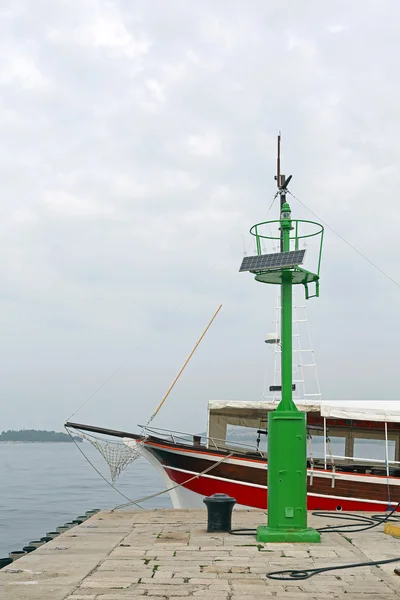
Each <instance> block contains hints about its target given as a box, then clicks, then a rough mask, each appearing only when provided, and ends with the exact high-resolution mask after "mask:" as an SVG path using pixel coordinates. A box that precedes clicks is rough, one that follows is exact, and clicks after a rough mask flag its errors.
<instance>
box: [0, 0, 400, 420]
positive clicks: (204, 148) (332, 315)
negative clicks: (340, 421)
mask: <svg viewBox="0 0 400 600" xmlns="http://www.w3.org/2000/svg"><path fill="white" fill-rule="evenodd" d="M2 11H3V12H2V19H1V22H0V29H1V41H0V45H1V52H0V56H1V59H0V86H1V102H0V134H1V137H2V146H1V148H0V177H1V181H2V195H1V200H0V251H1V257H2V258H1V260H0V277H1V282H2V288H1V302H2V306H1V311H0V315H1V317H0V323H1V327H2V336H3V346H2V348H1V349H0V354H1V357H0V358H1V360H0V365H2V366H0V369H2V372H1V375H2V381H3V389H4V394H5V396H7V395H8V394H9V395H10V397H12V398H13V405H12V406H9V407H8V408H7V414H5V415H4V419H5V425H4V426H5V427H21V426H27V427H28V426H45V427H46V426H47V427H52V428H53V427H60V426H61V423H62V420H63V418H64V417H65V416H66V415H68V414H70V413H71V412H72V410H73V408H74V407H75V406H77V405H78V404H79V401H78V399H79V400H80V399H81V398H84V397H85V395H86V394H87V395H89V394H90V393H91V392H92V391H93V389H94V388H96V387H97V385H98V384H99V383H101V382H102V381H103V380H105V379H106V378H107V377H108V375H109V374H110V372H112V371H113V369H114V368H115V367H116V366H118V365H119V364H121V363H123V362H124V361H125V360H126V358H127V357H132V359H131V362H129V364H128V365H127V366H126V367H125V368H124V369H123V370H122V372H121V373H120V374H119V376H118V377H116V378H115V379H114V380H112V381H111V382H110V384H108V385H107V386H105V388H104V389H103V390H102V392H101V393H100V394H99V399H98V401H97V398H94V399H93V401H91V403H90V404H89V405H88V409H87V412H86V413H83V414H82V419H83V418H84V417H85V418H86V420H91V421H93V415H92V414H91V413H90V409H91V407H92V406H93V407H96V417H97V418H96V420H97V421H99V422H100V421H101V422H102V423H103V424H104V425H110V426H115V427H119V426H121V415H123V422H125V420H126V419H127V418H129V419H131V420H132V427H134V424H135V423H136V421H139V420H140V419H144V418H146V417H147V416H148V413H149V406H150V405H153V404H156V403H155V402H154V400H155V398H157V399H158V398H160V397H162V395H163V392H165V389H166V386H168V384H169V383H170V380H171V378H172V376H171V375H172V373H175V372H176V370H177V369H178V370H179V367H180V364H181V362H183V360H184V359H185V357H186V355H187V353H188V350H190V348H191V347H192V346H193V343H194V341H195V340H196V339H197V338H198V336H199V333H200V332H201V330H202V328H203V327H204V326H205V324H206V322H207V321H208V319H209V318H210V316H211V314H212V313H213V311H214V310H215V309H216V307H217V306H218V304H219V303H220V302H222V303H223V304H224V308H223V311H222V313H221V315H220V316H219V317H218V323H216V324H215V330H214V329H213V332H212V334H211V335H210V336H208V338H207V339H206V340H205V341H204V346H202V349H201V352H200V353H199V355H198V356H196V358H195V359H194V362H193V364H191V366H190V370H188V372H187V373H186V374H185V380H184V381H182V382H181V383H180V385H179V386H178V387H177V389H176V391H175V392H174V394H175V395H174V399H173V404H172V405H171V406H172V407H173V408H172V409H171V410H172V412H171V413H169V412H168V409H166V412H165V413H164V414H165V418H166V419H167V420H168V418H170V419H172V420H173V418H175V417H173V415H176V419H177V422H176V423H175V425H176V426H177V427H178V428H179V427H189V428H190V427H191V425H192V423H193V422H194V423H196V424H197V423H198V422H200V421H201V422H204V420H205V406H206V401H207V400H208V399H209V398H211V397H214V398H215V397H220V398H223V397H226V398H232V397H236V398H249V399H254V398H260V397H261V395H262V392H263V386H264V379H265V371H266V370H267V379H272V378H273V371H272V369H273V366H272V362H271V360H270V358H271V357H270V356H269V355H268V354H267V353H266V352H265V347H264V346H265V344H264V342H263V340H264V334H265V332H266V331H269V330H271V321H272V320H273V319H274V307H275V291H276V290H274V289H272V288H267V287H266V286H260V285H258V284H257V285H256V284H255V282H254V281H253V280H252V279H251V277H250V276H249V277H248V276H247V275H245V274H239V273H238V268H239V264H240V260H241V257H242V254H243V243H242V235H243V239H244V243H245V247H246V248H247V251H248V252H252V251H253V250H254V246H253V242H252V240H251V239H250V238H249V236H248V229H249V228H250V227H251V226H252V225H253V223H255V222H258V221H263V220H266V219H267V218H276V216H277V214H278V207H277V202H275V204H274V205H273V206H272V208H271V209H270V211H269V212H268V209H269V207H270V206H271V201H272V199H273V195H274V194H275V191H276V187H275V182H274V179H273V177H274V175H275V170H276V156H275V153H276V135H277V132H278V131H279V130H281V131H282V169H283V171H284V172H285V173H286V174H287V175H288V174H293V180H292V184H291V189H292V191H293V193H294V194H295V196H296V197H298V198H299V199H300V200H301V201H302V202H303V203H304V204H305V205H306V206H307V207H309V208H310V209H311V210H312V211H314V213H316V214H317V215H318V216H319V217H321V218H322V219H323V220H324V221H326V222H327V223H328V224H329V225H330V226H331V227H332V228H333V229H334V230H335V231H338V232H339V233H341V235H343V236H344V237H345V239H348V240H349V241H350V242H351V243H352V244H353V245H355V246H356V247H357V248H358V249H359V250H360V251H361V252H362V253H364V254H365V255H366V256H368V257H371V260H372V261H373V262H374V263H376V264H377V265H379V266H382V268H383V269H384V270H385V271H387V272H388V273H389V274H391V276H392V277H393V278H394V279H398V278H399V277H400V275H398V264H399V259H400V256H399V255H400V248H399V245H398V243H397V237H398V232H397V230H398V222H399V218H400V211H399V210H398V209H397V203H396V194H397V187H398V183H399V181H398V180H399V174H398V168H397V163H398V162H399V158H400V156H399V148H398V137H399V136H398V131H397V130H398V125H397V121H398V118H397V117H398V115H397V113H398V105H399V89H398V85H397V80H396V77H395V76H394V75H393V74H394V73H395V72H396V68H397V63H396V60H397V59H396V57H397V55H398V51H399V48H398V45H399V42H398V36H397V31H396V23H397V21H396V16H397V12H399V11H398V10H397V9H396V7H394V8H393V9H392V12H393V15H392V18H391V19H390V20H389V21H388V20H387V18H386V16H385V14H384V12H383V11H382V10H381V8H380V7H378V6H377V5H375V4H374V3H369V4H368V5H365V3H361V0H360V2H355V3H354V4H352V5H351V6H349V4H348V3H344V2H339V3H335V4H332V5H329V6H327V5H326V4H324V3H320V2H316V1H313V0H309V1H308V2H306V8H304V6H303V5H301V6H300V5H298V4H297V3H296V2H291V1H289V0H288V1H287V2H283V3H282V2H268V3H265V2H262V1H261V0H255V1H254V2H252V3H250V4H249V5H246V7H244V6H243V3H241V2H239V1H232V0H230V1H229V2H228V0H222V1H221V2H218V3H215V2H211V1H209V0H206V1H205V2H202V3H197V4H194V3H182V2H178V0H176V1H175V0H173V1H172V2H170V3H169V4H168V7H166V5H164V4H162V3H156V2H144V1H140V2H137V3H132V2H129V1H128V0H119V1H105V0H104V1H103V0H87V2H79V1H78V0H76V1H73V2H52V3H49V2H45V1H39V0H38V1H37V2H35V3H34V4H33V3H31V2H18V3H17V2H12V1H11V0H9V1H8V2H6V4H5V5H4V6H3V7H2ZM396 11H397V12H396ZM290 201H291V204H292V210H293V213H294V214H295V215H296V216H298V217H300V218H308V219H311V220H318V219H317V218H316V217H314V216H313V214H312V213H310V212H309V211H308V210H307V209H306V208H305V207H304V205H303V204H301V203H299V202H297V200H296V199H295V198H290ZM397 294H398V290H397V288H396V287H395V286H394V285H393V284H392V283H390V282H388V281H387V279H385V278H384V277H383V276H382V275H381V274H380V273H379V272H378V271H377V270H375V269H374V268H373V267H371V266H370V265H368V263H366V262H365V261H364V260H363V259H362V258H361V257H360V256H359V255H357V254H356V253H354V252H353V251H351V249H350V248H349V247H348V246H346V245H345V244H344V243H343V242H342V241H341V240H340V239H339V238H338V237H337V236H335V234H334V233H332V231H331V230H329V229H328V230H327V233H326V238H325V254H324V258H323V263H322V281H321V298H320V300H318V301H316V300H313V301H310V303H309V317H310V327H311V332H312V335H313V344H314V347H315V351H316V356H317V365H318V368H319V372H320V379H321V386H322V390H323V394H324V397H325V398H328V399H331V398H332V397H337V398H340V397H342V398H343V397H348V396H349V395H350V394H351V395H353V396H358V397H361V398H371V397H372V396H373V395H379V397H382V398H383V397H385V398H388V397H393V396H395V395H396V394H397V392H396V390H397V386H396V381H395V376H394V373H395V369H393V355H394V353H395V349H396V348H397V337H398V335H397V329H396V326H395V324H396V323H397V312H398V296H397ZM213 327H214V326H213ZM376 327H378V329H379V331H380V332H382V337H383V338H384V340H385V343H381V342H379V348H378V346H377V343H371V341H370V337H369V334H368V332H369V331H370V330H371V329H375V328H376ZM141 340H147V341H146V343H145V344H144V345H140V344H141ZM344 340H345V342H344ZM138 346H140V348H141V349H140V350H136V348H137V347H138ZM365 373H369V374H370V375H369V376H368V377H366V376H365ZM15 374H18V376H17V377H16V376H15ZM28 382H29V385H28ZM61 389H62V393H61V392H60V390H61ZM39 396H40V399H41V400H40V402H41V407H42V409H41V411H39V412H38V411H37V410H36V409H35V404H34V403H32V401H31V398H32V397H35V398H37V397H39ZM58 399H59V401H58ZM97 402H98V403H97ZM114 402H116V403H117V402H118V404H119V406H120V409H119V412H118V413H117V412H114V411H112V412H113V414H110V403H114ZM189 406H190V408H189ZM171 415H172V416H171ZM160 418H161V417H160ZM21 419H22V421H23V422H21ZM178 421H179V422H178Z"/></svg>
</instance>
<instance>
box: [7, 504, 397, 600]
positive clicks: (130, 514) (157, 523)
mask: <svg viewBox="0 0 400 600" xmlns="http://www.w3.org/2000/svg"><path fill="white" fill-rule="evenodd" d="M265 520H266V519H265V514H264V512H263V511H259V510H237V511H236V510H235V511H234V513H233V523H232V525H233V527H235V528H240V527H251V528H253V527H256V526H257V525H259V524H261V523H264V522H265ZM206 521H207V515H206V511H205V509H204V510H144V511H124V512H115V513H111V512H101V513H98V514H97V515H95V516H94V517H92V518H91V519H89V520H88V521H86V522H84V523H82V524H81V525H79V526H76V527H74V528H73V529H71V530H69V531H67V532H66V533H64V534H62V535H60V536H59V537H57V538H56V539H55V540H53V541H51V542H49V543H47V544H45V545H44V546H41V547H40V548H38V549H37V550H36V551H35V552H32V553H31V554H29V555H27V556H25V557H23V558H21V559H19V560H17V561H15V562H14V563H12V564H11V565H9V566H8V567H5V568H4V569H2V570H0V597H1V598H4V599H7V600H124V599H125V598H126V599H128V598H129V599H134V598H142V597H143V600H144V599H145V598H146V600H147V599H150V598H153V599H157V600H163V599H164V600H174V599H175V598H179V597H184V598H191V597H193V599H196V600H197V599H201V598H204V599H206V598H207V599H208V600H209V599H210V598H211V599H212V600H239V599H240V600H251V599H255V598H257V600H259V599H260V598H263V597H267V598H269V597H278V598H281V599H285V598H287V599H292V600H295V599H299V600H300V599H303V598H304V600H305V599H307V600H317V599H318V600H321V598H322V597H323V598H325V599H326V598H335V599H339V600H344V599H346V600H349V598H351V599H352V600H361V599H364V600H373V599H378V598H379V599H381V598H385V600H390V599H391V598H393V599H394V598H398V597H399V596H400V577H398V576H397V575H395V574H394V568H395V567H399V568H400V560H399V563H398V564H397V563H394V564H393V563H392V564H389V565H383V566H382V567H363V568H357V569H346V570H340V571H332V572H327V573H324V574H321V575H316V576H314V577H312V578H311V579H309V580H307V581H273V580H268V579H266V578H265V573H266V572H267V571H275V570H280V569H290V568H296V569H299V568H300V569H301V568H315V567H323V566H328V565H342V564H348V563H355V562H364V561H369V560H379V559H385V558H394V557H396V556H399V557H400V541H399V540H398V539H396V538H394V537H391V536H389V535H385V534H384V532H383V525H379V526H378V527H376V528H375V529H373V530H371V531H366V532H362V533H352V534H346V535H343V534H338V533H330V534H323V535H322V542H321V544H314V545H305V544H265V545H260V544H257V542H256V541H255V538H254V536H251V535H246V536H240V537H239V536H233V535H229V534H216V533H212V534H211V533H210V534H208V533H206V531H205V529H206ZM328 523H331V524H336V525H337V524H338V521H333V520H332V518H331V517H328V518H325V517H324V518H319V517H315V516H312V515H310V517H309V525H310V526H313V527H324V526H326V525H327V524H328Z"/></svg>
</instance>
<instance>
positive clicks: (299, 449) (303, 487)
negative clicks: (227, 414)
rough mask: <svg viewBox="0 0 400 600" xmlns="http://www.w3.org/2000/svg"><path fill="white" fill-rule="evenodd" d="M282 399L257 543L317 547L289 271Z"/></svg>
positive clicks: (285, 236) (287, 222) (274, 420)
mask: <svg viewBox="0 0 400 600" xmlns="http://www.w3.org/2000/svg"><path fill="white" fill-rule="evenodd" d="M280 225H281V231H282V246H283V251H284V252H288V251H289V250H290V231H291V229H292V222H291V214H290V207H289V205H288V204H287V203H286V202H285V203H284V204H283V206H282V209H281V222H280ZM281 292H282V299H281V301H282V309H281V343H282V363H281V364H282V399H281V401H280V403H279V405H278V407H277V409H276V410H275V411H274V412H270V413H269V414H268V525H260V526H259V527H258V529H257V540H258V541H259V542H306V543H312V542H319V541H320V534H319V533H318V532H317V531H316V530H315V529H311V528H308V527H307V450H306V414H305V413H304V412H300V411H299V410H298V409H297V407H296V405H295V404H294V402H293V398H292V396H293V394H292V383H293V381H292V380H293V376H292V375H293V372H292V360H293V359H292V271H291V270H290V269H283V270H282V284H281Z"/></svg>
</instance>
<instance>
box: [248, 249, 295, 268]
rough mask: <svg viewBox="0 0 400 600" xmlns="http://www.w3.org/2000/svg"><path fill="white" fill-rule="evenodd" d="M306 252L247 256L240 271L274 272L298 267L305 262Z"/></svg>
mask: <svg viewBox="0 0 400 600" xmlns="http://www.w3.org/2000/svg"><path fill="white" fill-rule="evenodd" d="M305 253H306V251H305V250H291V251H290V252H274V254H260V255H258V256H245V257H244V259H243V261H242V264H241V265H240V269H239V271H251V272H254V273H258V272H259V271H272V270H274V269H282V268H284V267H296V266H297V265H301V264H302V263H303V260H304V254H305Z"/></svg>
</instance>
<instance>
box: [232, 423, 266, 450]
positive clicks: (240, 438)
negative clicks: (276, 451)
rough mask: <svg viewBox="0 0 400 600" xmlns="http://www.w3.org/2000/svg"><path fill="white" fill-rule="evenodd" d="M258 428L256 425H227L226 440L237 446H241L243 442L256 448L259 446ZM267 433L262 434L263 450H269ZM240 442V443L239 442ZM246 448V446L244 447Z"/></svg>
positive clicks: (261, 447)
mask: <svg viewBox="0 0 400 600" xmlns="http://www.w3.org/2000/svg"><path fill="white" fill-rule="evenodd" d="M257 437H258V433H257V428H256V427H241V426H240V425H230V424H228V425H227V428H226V441H227V445H233V446H235V445H236V444H237V447H238V448H240V445H241V444H244V445H245V446H250V447H251V448H254V449H255V448H256V446H257ZM267 437H268V436H267V435H265V434H261V435H260V446H259V448H260V450H261V452H267ZM238 442H239V443H238ZM243 449H244V450H245V448H243Z"/></svg>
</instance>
